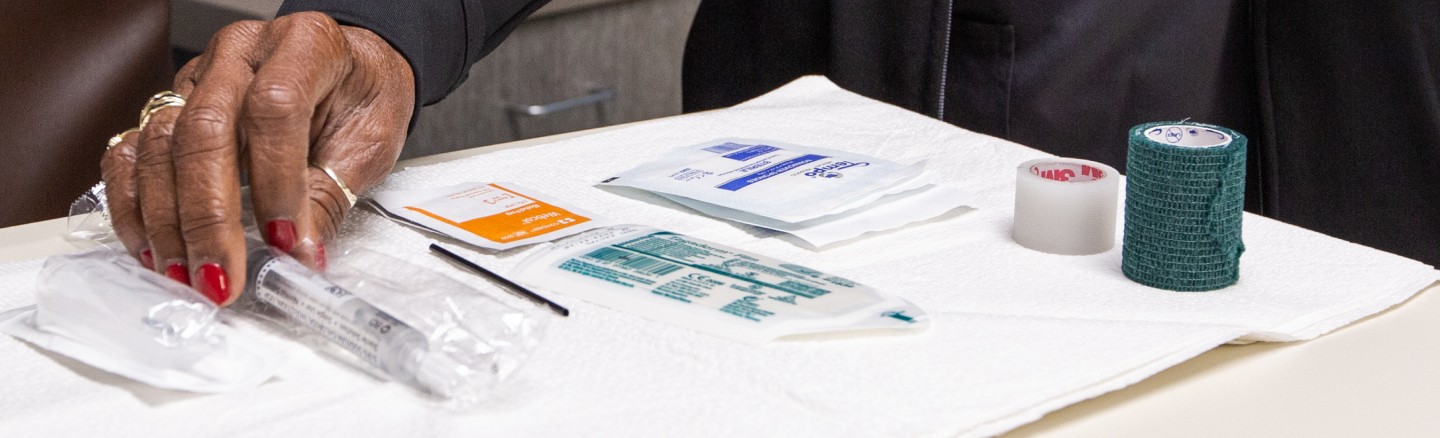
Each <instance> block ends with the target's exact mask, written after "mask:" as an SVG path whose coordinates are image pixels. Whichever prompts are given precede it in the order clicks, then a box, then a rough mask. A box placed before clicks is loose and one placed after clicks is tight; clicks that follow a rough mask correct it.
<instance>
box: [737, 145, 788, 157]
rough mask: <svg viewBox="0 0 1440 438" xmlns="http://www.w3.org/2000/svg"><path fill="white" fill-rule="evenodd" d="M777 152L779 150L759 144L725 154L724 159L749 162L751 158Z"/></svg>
mask: <svg viewBox="0 0 1440 438" xmlns="http://www.w3.org/2000/svg"><path fill="white" fill-rule="evenodd" d="M778 150H780V148H777V147H774V146H770V145H764V144H761V145H755V146H751V147H748V148H745V149H741V150H738V151H735V152H731V153H728V154H725V158H729V159H732V160H735V161H750V159H751V158H755V157H758V156H761V155H765V154H768V153H771V152H775V151H778Z"/></svg>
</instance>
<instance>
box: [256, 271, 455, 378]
mask: <svg viewBox="0 0 1440 438" xmlns="http://www.w3.org/2000/svg"><path fill="white" fill-rule="evenodd" d="M249 266H250V273H251V275H250V280H251V281H250V285H251V288H252V290H253V293H254V294H255V298H256V299H258V300H260V301H261V302H264V303H266V304H268V305H270V306H271V307H273V308H274V309H276V310H277V311H279V312H280V313H282V314H284V315H285V316H286V317H288V318H289V319H290V320H293V321H295V322H298V323H299V324H301V325H304V326H305V327H306V328H309V329H310V330H312V331H314V332H316V333H319V334H320V335H322V336H324V337H325V338H326V339H328V340H330V341H331V342H333V343H335V344H336V345H338V346H340V347H341V348H344V349H345V350H346V351H349V352H350V353H352V354H354V355H355V356H356V357H358V358H360V359H361V360H363V361H364V362H365V363H368V364H370V365H371V366H374V367H375V368H376V369H379V370H380V371H382V372H384V373H385V374H386V375H389V376H390V377H391V378H394V379H395V380H398V381H401V382H407V383H410V382H412V381H413V380H414V377H415V372H416V370H417V367H418V361H419V360H420V359H421V358H422V357H424V355H425V353H426V352H427V351H428V342H427V340H426V337H425V335H424V334H422V333H420V332H419V331H417V330H415V329H414V328H412V327H410V326H409V325H406V324H405V323H404V322H401V321H400V320H398V319H395V318H394V317H392V316H390V315H389V314H387V313H385V312H384V311H381V310H380V309H378V308H376V307H375V306H373V305H371V304H370V303H367V302H365V300H363V299H361V298H360V297H358V296H355V295H354V294H351V293H350V292H349V291H347V290H345V289H344V288H342V287H340V286H338V285H336V284H335V283H332V282H330V281H329V280H327V279H325V277H323V276H322V275H320V274H319V273H316V272H315V271H312V270H310V269H309V268H307V267H305V266H304V265H302V264H300V262H298V261H296V260H295V259H292V258H290V257H289V256H286V255H283V254H280V255H276V254H272V253H271V250H270V249H269V248H265V247H263V246H262V247H260V248H258V249H253V250H251V251H250V257H249Z"/></svg>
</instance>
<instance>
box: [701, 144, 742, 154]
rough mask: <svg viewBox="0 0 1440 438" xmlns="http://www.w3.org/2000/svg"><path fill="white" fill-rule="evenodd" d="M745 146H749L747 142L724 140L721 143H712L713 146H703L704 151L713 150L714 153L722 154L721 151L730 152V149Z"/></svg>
mask: <svg viewBox="0 0 1440 438" xmlns="http://www.w3.org/2000/svg"><path fill="white" fill-rule="evenodd" d="M747 146H750V145H748V144H740V143H731V142H725V143H721V144H717V145H714V146H711V147H708V148H705V151H706V152H714V153H717V154H723V153H726V152H730V151H734V150H736V149H741V148H744V147H747Z"/></svg>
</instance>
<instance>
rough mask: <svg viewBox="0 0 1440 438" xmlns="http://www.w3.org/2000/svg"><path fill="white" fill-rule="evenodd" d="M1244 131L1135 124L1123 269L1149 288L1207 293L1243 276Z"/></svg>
mask: <svg viewBox="0 0 1440 438" xmlns="http://www.w3.org/2000/svg"><path fill="white" fill-rule="evenodd" d="M1245 142H1246V140H1245V136H1244V135H1241V134H1240V133H1238V132H1235V131H1234V130H1231V129H1228V128H1224V127H1220V126H1214V125H1206V124H1200V123H1192V122H1155V123H1146V124H1142V125H1139V126H1136V127H1134V128H1131V129H1130V148H1129V154H1128V157H1127V159H1126V162H1125V175H1126V188H1125V238H1124V243H1123V245H1122V251H1123V252H1122V258H1121V270H1122V271H1124V273H1125V276H1126V277H1129V278H1130V279H1131V280H1134V281H1135V282H1137V283H1140V284H1144V285H1146V286H1151V287H1156V288H1161V289H1168V290H1174V291H1186V292H1193V291H1208V290H1215V289H1220V288H1224V287H1227V286H1230V285H1232V284H1235V282H1236V281H1238V280H1239V278H1240V254H1241V253H1243V252H1244V251H1245V244H1244V242H1242V240H1241V231H1240V225H1241V217H1242V216H1243V213H1244V208H1245Z"/></svg>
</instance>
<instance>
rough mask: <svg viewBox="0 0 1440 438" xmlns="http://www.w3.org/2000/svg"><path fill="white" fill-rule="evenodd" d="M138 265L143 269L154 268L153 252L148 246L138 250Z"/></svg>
mask: <svg viewBox="0 0 1440 438" xmlns="http://www.w3.org/2000/svg"><path fill="white" fill-rule="evenodd" d="M140 266H144V267H145V269H155V252H154V251H151V250H150V248H145V249H142V250H140Z"/></svg>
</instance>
